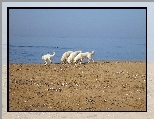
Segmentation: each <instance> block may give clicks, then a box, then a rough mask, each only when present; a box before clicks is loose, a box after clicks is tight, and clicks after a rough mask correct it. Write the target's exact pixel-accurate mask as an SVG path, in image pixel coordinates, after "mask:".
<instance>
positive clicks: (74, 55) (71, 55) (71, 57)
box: [67, 50, 82, 63]
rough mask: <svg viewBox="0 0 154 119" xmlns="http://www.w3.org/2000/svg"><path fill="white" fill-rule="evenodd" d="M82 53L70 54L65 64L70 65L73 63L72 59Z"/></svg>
mask: <svg viewBox="0 0 154 119" xmlns="http://www.w3.org/2000/svg"><path fill="white" fill-rule="evenodd" d="M81 52H82V51H80V50H79V51H75V52H72V53H71V54H70V56H69V57H68V59H67V62H68V63H72V62H73V60H74V58H75V57H76V56H77V55H78V54H79V53H81Z"/></svg>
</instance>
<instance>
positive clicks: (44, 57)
mask: <svg viewBox="0 0 154 119" xmlns="http://www.w3.org/2000/svg"><path fill="white" fill-rule="evenodd" d="M53 56H55V52H53V54H52V55H51V54H46V55H43V56H42V59H43V60H44V61H45V64H44V65H46V64H47V63H48V61H49V62H50V63H52V61H51V58H52V57H53Z"/></svg>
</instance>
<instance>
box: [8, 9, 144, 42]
mask: <svg viewBox="0 0 154 119" xmlns="http://www.w3.org/2000/svg"><path fill="white" fill-rule="evenodd" d="M9 17H10V19H9V25H10V36H25V37H28V36H29V37H31V36H32V37H59V38H61V37H67V38H137V39H140V38H146V10H145V9H61V10H60V9H10V12H9Z"/></svg>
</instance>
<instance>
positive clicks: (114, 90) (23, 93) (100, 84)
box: [9, 61, 146, 111]
mask: <svg viewBox="0 0 154 119" xmlns="http://www.w3.org/2000/svg"><path fill="white" fill-rule="evenodd" d="M74 66H75V65H73V64H66V65H62V64H59V63H55V64H48V65H46V66H45V65H44V64H10V65H9V68H10V69H9V71H10V73H9V88H10V93H9V97H10V100H9V106H10V107H9V110H10V111H145V110H146V62H144V61H98V62H94V63H83V64H81V65H79V64H78V65H77V66H76V67H74Z"/></svg>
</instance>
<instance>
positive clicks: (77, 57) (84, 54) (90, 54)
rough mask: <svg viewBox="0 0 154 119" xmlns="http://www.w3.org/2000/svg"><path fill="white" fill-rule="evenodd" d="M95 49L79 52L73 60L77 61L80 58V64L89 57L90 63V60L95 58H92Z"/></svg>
mask: <svg viewBox="0 0 154 119" xmlns="http://www.w3.org/2000/svg"><path fill="white" fill-rule="evenodd" d="M94 53H95V52H94V51H92V52H85V53H79V54H78V55H77V56H76V57H75V58H74V60H73V62H74V63H77V62H78V61H79V60H80V64H81V62H82V60H83V59H85V58H87V59H88V63H89V62H90V60H92V61H93V62H94V59H92V55H94Z"/></svg>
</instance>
